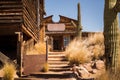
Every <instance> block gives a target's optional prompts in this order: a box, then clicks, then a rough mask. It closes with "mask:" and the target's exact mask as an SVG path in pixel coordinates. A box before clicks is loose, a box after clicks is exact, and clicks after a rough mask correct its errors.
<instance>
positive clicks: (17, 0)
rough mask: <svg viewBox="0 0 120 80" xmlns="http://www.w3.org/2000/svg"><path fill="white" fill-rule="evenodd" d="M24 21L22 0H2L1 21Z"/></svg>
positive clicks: (0, 3)
mask: <svg viewBox="0 0 120 80" xmlns="http://www.w3.org/2000/svg"><path fill="white" fill-rule="evenodd" d="M18 22H19V23H20V22H22V1H21V0H0V23H18Z"/></svg>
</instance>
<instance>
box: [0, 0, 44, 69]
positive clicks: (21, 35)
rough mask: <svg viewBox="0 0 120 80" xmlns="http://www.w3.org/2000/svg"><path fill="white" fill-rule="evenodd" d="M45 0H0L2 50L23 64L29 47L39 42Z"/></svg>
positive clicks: (0, 45) (0, 44)
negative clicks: (24, 55) (23, 56)
mask: <svg viewBox="0 0 120 80" xmlns="http://www.w3.org/2000/svg"><path fill="white" fill-rule="evenodd" d="M44 15H45V11H44V0H0V52H2V53H3V54H4V55H6V56H7V57H9V58H10V59H11V60H14V59H17V63H18V64H19V65H20V67H21V65H22V61H21V60H22V55H23V54H25V52H26V50H27V48H30V47H32V46H33V45H34V43H35V42H39V38H40V33H39V31H40V25H41V24H40V23H41V20H42V19H43V16H44Z"/></svg>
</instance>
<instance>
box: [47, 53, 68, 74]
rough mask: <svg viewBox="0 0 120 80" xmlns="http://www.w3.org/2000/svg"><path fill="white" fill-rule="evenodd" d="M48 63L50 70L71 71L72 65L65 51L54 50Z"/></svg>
mask: <svg viewBox="0 0 120 80" xmlns="http://www.w3.org/2000/svg"><path fill="white" fill-rule="evenodd" d="M48 64H49V70H50V71H55V72H57V71H59V72H60V71H69V70H70V66H69V65H68V61H67V60H66V58H65V53H63V52H53V53H49V55H48Z"/></svg>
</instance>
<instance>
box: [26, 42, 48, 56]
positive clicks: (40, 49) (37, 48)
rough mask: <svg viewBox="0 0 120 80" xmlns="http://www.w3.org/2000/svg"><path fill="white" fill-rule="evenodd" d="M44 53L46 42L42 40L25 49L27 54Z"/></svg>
mask: <svg viewBox="0 0 120 80" xmlns="http://www.w3.org/2000/svg"><path fill="white" fill-rule="evenodd" d="M45 53H46V44H45V43H44V42H39V43H37V44H35V46H34V47H33V49H31V50H29V51H27V55H36V54H45Z"/></svg>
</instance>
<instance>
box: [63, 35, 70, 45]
mask: <svg viewBox="0 0 120 80" xmlns="http://www.w3.org/2000/svg"><path fill="white" fill-rule="evenodd" d="M69 42H70V36H64V47H66V46H68V44H69Z"/></svg>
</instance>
